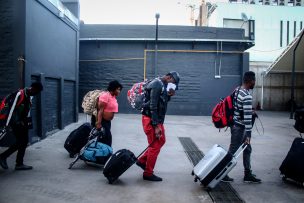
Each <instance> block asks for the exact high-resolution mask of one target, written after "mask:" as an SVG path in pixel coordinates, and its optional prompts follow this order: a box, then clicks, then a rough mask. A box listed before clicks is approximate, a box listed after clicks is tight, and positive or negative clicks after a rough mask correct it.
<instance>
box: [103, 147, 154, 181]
mask: <svg viewBox="0 0 304 203" xmlns="http://www.w3.org/2000/svg"><path fill="white" fill-rule="evenodd" d="M152 144H153V142H152V143H151V144H150V145H149V146H148V147H147V148H146V149H145V150H144V151H142V153H140V155H138V156H137V157H136V156H135V155H134V153H133V152H131V151H130V150H128V149H121V150H118V151H117V152H116V153H114V154H113V155H112V156H111V157H110V159H109V160H108V161H107V162H106V164H105V166H104V169H103V174H104V176H105V177H106V178H107V179H108V181H109V183H110V184H112V183H113V182H114V181H115V180H117V179H118V178H119V176H121V175H122V174H123V173H124V172H125V171H126V170H128V169H129V168H130V167H131V166H132V165H133V164H134V163H135V162H136V161H137V159H138V158H139V157H140V156H141V155H142V154H143V153H144V152H145V151H146V150H147V149H148V148H149V147H150V146H151V145H152Z"/></svg>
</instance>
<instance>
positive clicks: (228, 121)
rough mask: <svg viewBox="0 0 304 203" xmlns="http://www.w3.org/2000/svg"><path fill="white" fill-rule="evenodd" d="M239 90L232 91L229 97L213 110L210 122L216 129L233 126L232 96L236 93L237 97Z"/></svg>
mask: <svg viewBox="0 0 304 203" xmlns="http://www.w3.org/2000/svg"><path fill="white" fill-rule="evenodd" d="M239 90H240V88H238V90H234V91H233V93H232V94H231V95H228V96H227V97H225V98H224V99H221V101H220V102H219V103H217V104H216V105H215V107H214V108H213V110H212V122H213V124H214V126H215V127H216V128H224V127H230V126H232V125H233V114H234V100H235V99H234V95H235V92H236V91H237V92H238V93H237V96H238V94H239ZM237 96H236V97H237Z"/></svg>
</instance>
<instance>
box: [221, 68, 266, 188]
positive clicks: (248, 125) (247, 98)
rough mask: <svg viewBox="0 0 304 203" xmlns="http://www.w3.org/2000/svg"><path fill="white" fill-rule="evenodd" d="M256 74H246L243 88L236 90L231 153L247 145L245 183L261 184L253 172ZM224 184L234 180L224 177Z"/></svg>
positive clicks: (244, 156)
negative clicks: (252, 153)
mask: <svg viewBox="0 0 304 203" xmlns="http://www.w3.org/2000/svg"><path fill="white" fill-rule="evenodd" d="M255 81H256V79H255V73H254V72H252V71H248V72H245V74H244V76H243V83H242V86H241V87H239V88H237V89H236V93H235V96H234V101H235V102H234V115H233V121H234V124H233V126H232V127H231V128H230V129H231V141H230V146H229V152H231V153H232V154H234V153H235V152H236V151H237V149H238V148H239V147H240V146H241V145H242V144H243V143H246V144H247V147H246V149H245V150H244V152H243V165H244V179H243V180H244V182H248V183H261V182H262V181H261V179H259V178H257V177H256V175H254V174H253V173H252V171H251V152H252V147H251V130H252V125H253V117H255V116H256V114H255V112H254V111H253V108H252V95H251V94H250V90H252V89H253V88H254V86H255ZM222 181H223V182H232V181H233V179H232V178H230V177H229V176H228V175H227V176H226V177H224V179H223V180H222Z"/></svg>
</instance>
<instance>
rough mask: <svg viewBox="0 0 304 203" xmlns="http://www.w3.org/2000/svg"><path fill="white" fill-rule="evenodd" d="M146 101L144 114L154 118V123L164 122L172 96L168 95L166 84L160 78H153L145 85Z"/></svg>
mask: <svg viewBox="0 0 304 203" xmlns="http://www.w3.org/2000/svg"><path fill="white" fill-rule="evenodd" d="M145 92H146V93H145V94H146V95H145V100H146V101H145V103H146V104H147V105H145V106H144V108H143V111H142V114H143V115H145V116H148V117H150V118H151V119H152V123H151V124H152V125H153V126H155V125H157V124H163V123H164V120H165V115H166V112H167V104H168V101H169V100H170V97H169V96H168V95H167V91H166V84H164V83H163V82H162V81H161V80H160V79H159V78H156V79H154V80H152V81H151V82H150V83H148V85H147V86H146V87H145Z"/></svg>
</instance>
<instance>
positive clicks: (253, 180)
mask: <svg viewBox="0 0 304 203" xmlns="http://www.w3.org/2000/svg"><path fill="white" fill-rule="evenodd" d="M244 182H245V183H261V182H262V180H261V179H258V178H256V176H255V175H253V174H246V175H245V176H244Z"/></svg>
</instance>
